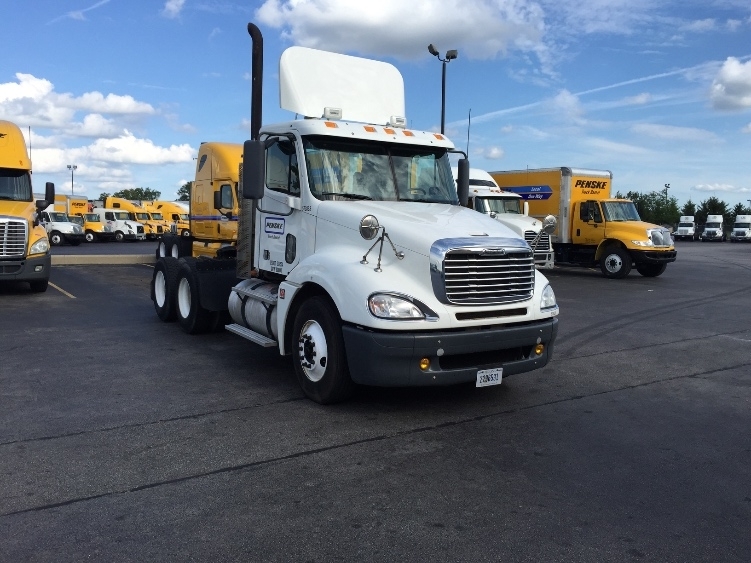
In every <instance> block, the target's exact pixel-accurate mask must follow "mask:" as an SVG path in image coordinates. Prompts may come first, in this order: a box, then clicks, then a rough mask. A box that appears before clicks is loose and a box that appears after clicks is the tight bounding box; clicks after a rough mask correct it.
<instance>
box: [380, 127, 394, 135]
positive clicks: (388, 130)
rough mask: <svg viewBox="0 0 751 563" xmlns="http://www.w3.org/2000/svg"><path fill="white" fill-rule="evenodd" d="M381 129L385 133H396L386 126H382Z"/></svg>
mask: <svg viewBox="0 0 751 563" xmlns="http://www.w3.org/2000/svg"><path fill="white" fill-rule="evenodd" d="M383 130H384V132H385V133H386V134H387V135H395V134H396V131H394V130H393V129H389V128H388V127H384V128H383Z"/></svg>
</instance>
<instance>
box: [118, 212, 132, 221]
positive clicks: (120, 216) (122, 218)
mask: <svg viewBox="0 0 751 563" xmlns="http://www.w3.org/2000/svg"><path fill="white" fill-rule="evenodd" d="M115 219H118V220H120V221H126V220H128V219H130V215H128V212H127V211H115Z"/></svg>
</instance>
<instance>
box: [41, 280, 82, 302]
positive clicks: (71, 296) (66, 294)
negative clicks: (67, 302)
mask: <svg viewBox="0 0 751 563" xmlns="http://www.w3.org/2000/svg"><path fill="white" fill-rule="evenodd" d="M47 283H49V285H51V286H52V287H54V288H55V289H56V290H58V291H59V292H60V293H62V294H63V295H65V296H67V297H70V298H71V299H75V298H76V296H75V295H71V294H70V293H68V292H67V291H65V290H64V289H62V288H60V287H57V286H56V285H55V284H54V283H52V282H47Z"/></svg>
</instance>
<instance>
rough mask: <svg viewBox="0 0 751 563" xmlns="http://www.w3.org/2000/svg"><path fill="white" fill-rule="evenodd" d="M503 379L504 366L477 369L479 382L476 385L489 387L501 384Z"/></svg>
mask: <svg viewBox="0 0 751 563" xmlns="http://www.w3.org/2000/svg"><path fill="white" fill-rule="evenodd" d="M502 380H503V368H493V369H481V370H477V383H475V387H488V386H489V385H500V384H501V381H502Z"/></svg>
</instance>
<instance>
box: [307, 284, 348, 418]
mask: <svg viewBox="0 0 751 563" xmlns="http://www.w3.org/2000/svg"><path fill="white" fill-rule="evenodd" d="M292 336H293V338H294V340H293V342H292V356H293V361H294V364H295V374H296V375H297V381H298V383H299V384H300V387H302V390H303V393H305V395H306V396H307V397H308V398H309V399H311V400H313V401H315V402H316V403H321V404H323V405H326V404H331V403H338V402H340V401H343V400H345V399H347V398H348V397H350V396H351V395H352V392H353V391H354V383H353V382H352V378H351V377H350V375H349V368H348V366H347V357H346V355H345V351H344V339H343V337H342V325H341V320H340V319H339V315H338V313H337V312H336V310H335V309H334V308H333V306H332V305H331V304H330V303H329V301H328V300H327V299H325V298H324V297H312V298H311V299H309V300H308V301H306V302H305V303H303V305H302V307H300V310H299V311H298V312H297V315H296V316H295V324H294V329H293V335H292Z"/></svg>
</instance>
